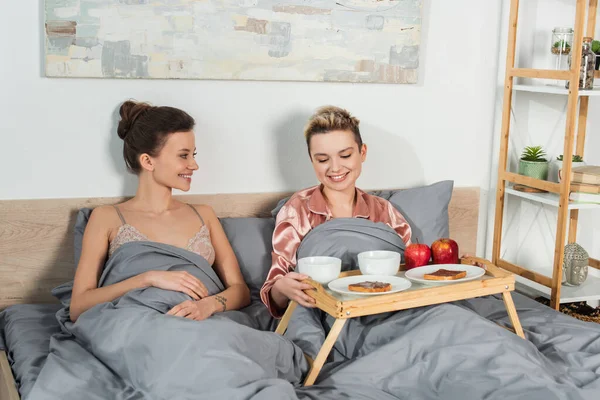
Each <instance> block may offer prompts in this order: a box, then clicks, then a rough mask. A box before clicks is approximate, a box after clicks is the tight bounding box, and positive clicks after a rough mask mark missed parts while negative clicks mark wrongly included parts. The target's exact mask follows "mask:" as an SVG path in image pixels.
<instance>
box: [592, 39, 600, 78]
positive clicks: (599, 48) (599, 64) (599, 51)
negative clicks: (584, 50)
mask: <svg viewBox="0 0 600 400" xmlns="http://www.w3.org/2000/svg"><path fill="white" fill-rule="evenodd" d="M592 51H593V52H594V54H595V55H596V71H597V70H599V69H600V57H598V55H600V40H592Z"/></svg>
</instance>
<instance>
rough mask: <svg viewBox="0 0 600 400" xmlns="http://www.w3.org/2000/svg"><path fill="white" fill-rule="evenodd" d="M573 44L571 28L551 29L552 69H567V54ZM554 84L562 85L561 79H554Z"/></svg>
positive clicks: (569, 52)
mask: <svg viewBox="0 0 600 400" xmlns="http://www.w3.org/2000/svg"><path fill="white" fill-rule="evenodd" d="M572 45H573V28H560V27H557V28H554V29H552V43H551V45H550V52H551V53H552V54H553V55H554V69H556V70H568V69H569V54H571V46H572ZM554 84H556V85H558V86H562V81H554Z"/></svg>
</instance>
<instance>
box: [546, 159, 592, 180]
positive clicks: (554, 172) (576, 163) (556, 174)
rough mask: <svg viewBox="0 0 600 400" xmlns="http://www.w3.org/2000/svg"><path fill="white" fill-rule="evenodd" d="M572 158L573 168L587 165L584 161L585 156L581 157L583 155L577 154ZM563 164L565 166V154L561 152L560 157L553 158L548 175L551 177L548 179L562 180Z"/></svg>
mask: <svg viewBox="0 0 600 400" xmlns="http://www.w3.org/2000/svg"><path fill="white" fill-rule="evenodd" d="M571 160H572V162H571V168H575V167H581V166H582V165H586V164H585V162H584V161H583V158H581V156H578V155H576V154H574V155H573V157H572V158H571ZM562 166H563V155H562V154H561V155H559V156H558V157H556V160H553V161H552V162H551V163H550V168H549V169H548V177H549V179H548V180H550V181H552V182H557V183H560V181H561V176H560V175H561V174H560V171H562Z"/></svg>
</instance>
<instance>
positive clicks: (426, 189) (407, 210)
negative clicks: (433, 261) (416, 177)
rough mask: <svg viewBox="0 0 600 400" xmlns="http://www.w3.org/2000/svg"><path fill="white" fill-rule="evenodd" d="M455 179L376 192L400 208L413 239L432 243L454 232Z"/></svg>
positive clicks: (429, 244) (417, 241)
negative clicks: (450, 212)
mask: <svg viewBox="0 0 600 400" xmlns="http://www.w3.org/2000/svg"><path fill="white" fill-rule="evenodd" d="M453 188H454V181H441V182H437V183H433V184H431V185H429V186H421V187H417V188H411V189H404V190H391V191H389V190H386V191H379V192H372V193H371V194H373V195H375V196H380V197H383V198H384V199H386V200H388V201H389V202H390V203H392V205H393V206H394V207H395V208H396V209H397V210H398V211H400V213H401V214H402V215H403V216H404V218H406V220H407V221H408V223H409V224H410V227H411V228H412V242H413V243H425V244H426V245H428V246H431V243H433V242H434V241H435V240H437V239H439V238H442V237H448V236H449V235H450V218H449V216H448V205H449V204H450V199H451V198H452V190H453Z"/></svg>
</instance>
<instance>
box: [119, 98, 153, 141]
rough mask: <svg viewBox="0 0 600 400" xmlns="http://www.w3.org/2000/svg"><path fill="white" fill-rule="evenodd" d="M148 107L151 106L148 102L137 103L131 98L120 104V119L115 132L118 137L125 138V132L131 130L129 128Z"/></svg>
mask: <svg viewBox="0 0 600 400" xmlns="http://www.w3.org/2000/svg"><path fill="white" fill-rule="evenodd" d="M150 108H152V106H151V105H150V104H148V103H141V102H140V103H138V102H135V101H131V100H127V101H126V102H124V103H123V104H121V108H120V109H119V115H120V116H121V120H120V121H119V126H118V127H117V134H118V135H119V137H120V138H121V139H123V140H125V137H127V134H128V133H129V132H130V131H131V128H132V127H133V124H134V123H135V121H136V120H137V119H138V117H139V116H140V115H141V114H142V113H143V112H144V111H147V110H149V109H150Z"/></svg>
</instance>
